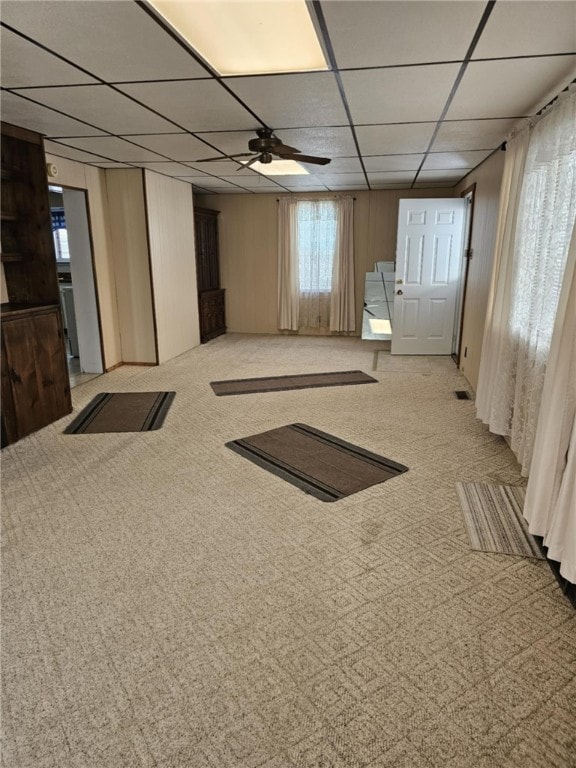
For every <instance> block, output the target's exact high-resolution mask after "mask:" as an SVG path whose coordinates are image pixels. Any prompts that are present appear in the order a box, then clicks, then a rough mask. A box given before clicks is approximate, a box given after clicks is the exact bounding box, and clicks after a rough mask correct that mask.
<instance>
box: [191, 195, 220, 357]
mask: <svg viewBox="0 0 576 768" xmlns="http://www.w3.org/2000/svg"><path fill="white" fill-rule="evenodd" d="M218 213H219V212H218V211H212V210H210V209H208V208H197V207H195V208H194V230H195V238H196V277H197V281H198V310H199V313H200V341H201V342H202V344H204V343H205V342H207V341H210V339H214V338H215V337H216V336H220V335H222V334H223V333H226V311H225V303H224V289H223V288H220V268H219V263H218Z"/></svg>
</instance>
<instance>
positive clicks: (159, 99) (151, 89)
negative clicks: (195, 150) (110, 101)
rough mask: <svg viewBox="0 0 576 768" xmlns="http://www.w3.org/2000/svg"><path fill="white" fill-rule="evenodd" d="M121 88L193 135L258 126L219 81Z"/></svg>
mask: <svg viewBox="0 0 576 768" xmlns="http://www.w3.org/2000/svg"><path fill="white" fill-rule="evenodd" d="M118 87H119V88H120V89H121V90H122V91H124V92H125V93H128V94H129V95H131V96H134V98H136V99H138V101H141V102H143V103H145V104H147V105H149V106H150V107H152V109H155V110H156V111H157V112H160V114H162V115H165V116H166V117H167V118H169V119H170V120H174V122H176V123H177V124H178V125H179V126H180V127H181V128H185V129H187V130H190V131H193V132H194V133H195V132H197V131H223V130H226V129H227V128H236V129H238V130H242V129H245V128H246V129H248V128H254V127H256V125H258V123H257V121H256V120H255V118H254V117H253V116H252V115H251V114H250V113H249V112H248V111H247V110H246V109H245V108H244V107H243V106H242V105H241V104H239V103H238V101H236V99H235V98H234V97H233V96H232V95H231V94H229V93H228V92H227V91H226V90H225V89H224V88H223V87H222V86H221V85H219V84H218V82H217V81H216V80H181V81H179V82H176V81H173V82H170V83H137V84H129V85H121V86H118ZM142 133H144V131H142ZM145 133H149V131H145Z"/></svg>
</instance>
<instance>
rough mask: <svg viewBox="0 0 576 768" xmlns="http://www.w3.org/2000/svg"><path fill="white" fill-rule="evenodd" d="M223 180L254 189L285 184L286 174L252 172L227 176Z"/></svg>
mask: <svg viewBox="0 0 576 768" xmlns="http://www.w3.org/2000/svg"><path fill="white" fill-rule="evenodd" d="M223 180H224V181H226V182H228V183H229V184H238V185H240V186H241V187H246V188H248V189H254V188H255V187H275V186H283V185H284V183H285V181H286V176H278V177H276V176H259V175H258V174H257V173H251V174H250V175H249V176H225V177H223Z"/></svg>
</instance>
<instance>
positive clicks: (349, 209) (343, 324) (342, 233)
mask: <svg viewBox="0 0 576 768" xmlns="http://www.w3.org/2000/svg"><path fill="white" fill-rule="evenodd" d="M336 206H337V222H338V229H337V232H336V252H335V254H334V265H333V270H332V294H331V301H330V330H331V331H355V330H356V306H355V302H354V200H353V198H351V197H344V198H341V199H339V200H337V201H336Z"/></svg>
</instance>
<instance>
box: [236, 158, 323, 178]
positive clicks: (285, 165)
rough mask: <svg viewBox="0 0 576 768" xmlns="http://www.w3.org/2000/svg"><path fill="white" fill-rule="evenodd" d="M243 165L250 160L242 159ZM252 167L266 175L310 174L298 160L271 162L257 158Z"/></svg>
mask: <svg viewBox="0 0 576 768" xmlns="http://www.w3.org/2000/svg"><path fill="white" fill-rule="evenodd" d="M240 162H241V163H242V164H243V165H246V163H249V162H250V161H249V160H241V161H240ZM250 168H253V169H254V170H255V171H258V173H263V174H264V175H265V176H308V175H309V171H307V170H306V168H304V166H302V165H300V163H297V162H296V160H272V162H271V163H261V162H260V161H259V160H257V161H256V162H255V163H252V165H251V166H250Z"/></svg>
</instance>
